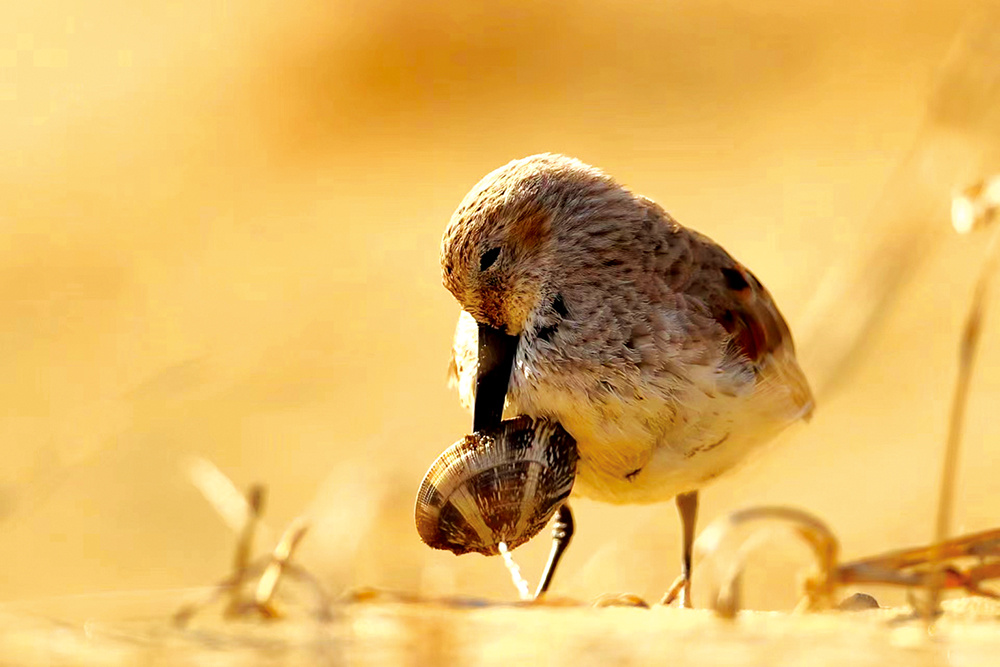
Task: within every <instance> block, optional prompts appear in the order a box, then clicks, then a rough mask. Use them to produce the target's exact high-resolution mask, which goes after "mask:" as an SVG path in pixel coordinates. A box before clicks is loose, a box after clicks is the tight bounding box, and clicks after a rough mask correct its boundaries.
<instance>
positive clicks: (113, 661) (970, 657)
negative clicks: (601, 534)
mask: <svg viewBox="0 0 1000 667" xmlns="http://www.w3.org/2000/svg"><path fill="white" fill-rule="evenodd" d="M124 597H126V596H120V597H119V599H116V600H111V599H108V598H105V599H103V600H102V599H99V598H91V599H89V600H86V601H84V600H80V601H78V602H80V603H83V604H84V605H85V606H86V607H87V608H88V609H89V613H90V614H92V615H93V614H98V615H100V614H103V615H105V616H107V615H108V614H109V613H110V612H111V610H110V608H109V607H117V610H116V612H115V613H117V614H119V615H120V614H122V613H123V610H124V609H128V608H129V607H131V609H130V610H129V611H127V612H124V613H126V614H131V615H132V616H131V618H128V619H119V620H115V621H107V620H95V619H94V618H91V619H90V620H87V621H82V622H80V621H76V622H65V621H64V622H56V621H53V620H52V619H51V618H47V617H46V616H45V614H44V612H41V611H39V610H37V609H36V611H34V612H33V613H27V612H25V611H24V610H19V611H12V610H11V609H10V608H2V609H0V627H2V630H0V654H2V655H3V658H4V663H5V664H19V665H20V664H24V665H28V664H31V665H34V664H45V665H86V666H89V665H136V664H142V665H205V664H212V665H288V666H292V665H341V664H356V665H369V664H371V665H445V664H477V665H510V664H546V665H563V664H564V665H631V664H635V665H645V664H664V663H670V664H729V665H769V666H782V665H811V666H813V665H881V666H884V665H907V666H910V667H922V666H925V665H926V666H931V665H952V666H956V667H957V666H970V667H973V666H978V665H993V664H996V655H997V651H998V650H1000V625H998V619H1000V607H998V606H997V605H996V604H995V603H992V602H989V601H985V600H981V599H977V600H960V601H955V602H951V603H948V605H947V607H948V609H947V611H946V613H945V614H944V616H943V617H942V618H940V619H939V620H938V621H937V623H936V624H935V626H934V627H933V629H932V630H930V631H929V630H928V628H927V627H926V625H925V624H924V623H923V622H922V621H919V620H909V619H908V611H907V610H903V609H882V610H872V611H865V612H849V613H848V612H826V613H819V614H806V615H789V614H784V613H778V612H770V613H768V612H742V613H740V614H739V615H738V616H737V618H736V619H734V620H732V621H726V620H722V619H720V618H718V617H716V616H714V615H713V614H712V613H711V612H709V611H702V610H678V609H670V608H663V607H654V608H652V609H623V608H613V609H593V608H589V607H586V606H582V607H562V606H561V607H532V608H514V607H510V606H495V605H490V604H488V603H486V602H484V601H477V600H472V599H469V600H467V601H466V602H465V604H464V605H460V606H455V605H450V606H449V605H444V604H427V603H410V604H398V603H384V602H378V603H355V604H349V605H345V606H342V607H338V608H337V610H336V613H335V616H334V619H333V620H332V621H330V622H327V623H319V622H317V621H315V620H309V619H301V618H300V619H298V620H284V621H277V622H271V623H261V622H249V621H236V622H228V623H225V622H221V621H219V619H218V618H217V617H210V616H209V615H208V612H206V615H205V616H202V617H199V618H198V619H196V621H195V623H194V624H193V625H192V626H191V627H189V628H186V629H178V628H175V627H173V626H172V625H170V624H169V622H168V621H167V619H166V618H164V617H161V618H151V617H150V616H149V614H150V612H151V611H152V609H153V608H154V607H155V605H156V604H159V605H161V606H162V605H165V604H166V603H167V602H168V601H173V602H175V603H176V601H177V598H178V596H177V595H176V594H173V595H172V596H171V595H170V594H160V595H159V596H157V595H152V594H146V595H145V596H143V597H142V598H141V601H140V598H139V597H138V596H136V597H135V598H134V599H132V600H125V599H122V598H124ZM140 605H142V606H145V614H147V615H146V616H145V617H142V616H139V617H137V616H135V614H136V607H137V606H140ZM39 606H44V605H38V604H36V607H39ZM61 606H62V607H63V610H64V613H66V611H65V609H66V606H67V601H65V600H63V601H61ZM68 606H69V607H70V608H71V609H72V608H73V607H74V605H73V603H72V602H69V603H68ZM77 609H79V607H77ZM69 613H70V614H72V613H73V612H72V611H70V612H69Z"/></svg>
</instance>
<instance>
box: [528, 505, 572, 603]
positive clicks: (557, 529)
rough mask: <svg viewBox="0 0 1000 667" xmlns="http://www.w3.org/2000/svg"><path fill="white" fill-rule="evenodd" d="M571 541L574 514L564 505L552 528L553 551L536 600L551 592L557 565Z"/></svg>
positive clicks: (536, 592) (540, 582) (536, 593)
mask: <svg viewBox="0 0 1000 667" xmlns="http://www.w3.org/2000/svg"><path fill="white" fill-rule="evenodd" d="M571 539H573V513H572V512H571V511H570V509H569V505H568V504H567V503H563V504H562V506H561V507H560V508H559V513H558V514H557V515H556V522H555V524H554V525H553V526H552V551H550V552H549V562H548V563H546V564H545V571H544V572H543V573H542V579H541V581H539V582H538V590H537V591H535V599H536V600H537V599H538V598H539V597H541V596H542V594H544V593H545V591H547V590H549V584H551V583H552V575H554V574H555V572H556V565H558V564H559V561H560V559H562V556H563V552H565V551H566V547H568V546H569V542H570V540H571Z"/></svg>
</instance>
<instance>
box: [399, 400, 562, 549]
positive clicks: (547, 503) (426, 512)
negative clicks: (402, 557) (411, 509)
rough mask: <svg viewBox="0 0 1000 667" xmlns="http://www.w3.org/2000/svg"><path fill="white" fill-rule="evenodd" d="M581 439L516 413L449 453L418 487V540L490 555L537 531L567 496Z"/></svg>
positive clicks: (445, 454) (463, 439)
mask: <svg viewBox="0 0 1000 667" xmlns="http://www.w3.org/2000/svg"><path fill="white" fill-rule="evenodd" d="M576 462H577V450H576V441H575V440H573V438H572V437H571V436H570V435H569V434H568V433H567V432H566V431H565V430H563V428H562V426H560V425H559V424H558V423H556V422H550V421H544V420H538V421H536V420H533V419H531V418H530V417H517V418H515V419H510V420H507V421H504V422H501V423H500V424H499V425H497V426H496V427H495V428H491V429H484V430H482V431H477V432H476V433H473V434H472V435H467V436H465V437H464V438H462V439H461V440H459V441H458V442H456V443H455V444H454V445H452V446H451V447H449V448H448V449H446V450H445V451H444V453H443V454H441V456H439V457H438V459H437V461H435V462H434V465H432V466H431V468H430V470H428V471H427V475H425V476H424V481H423V483H422V484H421V485H420V491H419V492H418V493H417V506H416V523H417V532H418V533H419V534H420V538H421V539H422V540H423V541H424V542H425V543H427V545H428V546H430V547H433V548H435V549H446V550H448V551H452V552H454V553H456V554H464V553H468V552H470V551H476V552H478V553H481V554H485V555H488V556H495V555H497V554H498V553H499V546H498V545H499V544H500V543H501V542H505V543H506V544H507V548H508V549H514V548H515V547H517V546H519V545H521V544H524V543H525V542H527V541H528V540H529V539H531V538H532V537H534V536H535V535H537V534H538V533H539V532H541V530H542V529H543V528H544V527H545V524H546V523H548V521H549V519H550V518H551V517H552V515H553V514H554V513H555V511H556V510H557V509H558V508H559V506H560V505H561V504H562V502H563V501H564V500H565V499H566V497H567V496H569V493H570V491H571V490H572V489H573V481H574V479H575V477H576Z"/></svg>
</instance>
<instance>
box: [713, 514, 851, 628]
mask: <svg viewBox="0 0 1000 667" xmlns="http://www.w3.org/2000/svg"><path fill="white" fill-rule="evenodd" d="M764 522H767V523H773V522H778V523H779V524H782V525H785V526H788V527H790V528H791V529H792V534H793V535H795V536H797V537H798V538H800V539H802V540H803V541H804V542H805V543H806V544H807V545H809V547H810V550H811V551H812V553H813V555H814V556H815V558H816V562H817V565H818V566H819V567H818V569H819V572H818V574H817V575H816V576H815V577H814V578H812V579H810V580H809V582H808V583H807V587H806V600H807V604H806V606H805V608H806V609H817V608H822V607H824V606H829V604H830V602H831V599H832V595H833V589H834V587H835V585H836V570H835V567H836V562H837V554H838V552H839V549H840V546H839V543H838V542H837V538H836V536H835V535H834V534H833V532H832V531H831V530H830V529H829V528H828V527H827V525H826V524H825V523H823V522H822V521H821V520H820V519H818V518H816V517H815V516H813V515H811V514H809V513H808V512H804V511H802V510H799V509H795V508H793V507H780V506H774V507H750V508H747V509H742V510H738V511H736V512H733V513H731V514H729V515H727V516H724V517H721V518H719V519H716V520H715V521H714V522H712V523H711V524H710V525H709V526H708V528H706V529H705V530H704V531H703V532H702V534H701V535H700V536H699V537H698V541H697V543H696V544H695V550H696V552H697V553H698V555H699V556H700V557H701V558H702V560H704V559H705V558H719V557H720V556H722V554H723V553H724V552H727V551H728V552H730V553H733V554H734V555H733V557H732V558H733V560H732V562H731V563H730V564H729V566H728V567H727V568H726V570H725V572H724V574H723V576H722V580H721V582H720V584H719V587H718V589H717V590H715V591H713V595H712V607H713V609H714V610H715V611H716V613H718V614H720V615H722V616H725V617H727V618H731V617H733V616H734V615H735V614H736V612H737V611H738V610H739V583H740V579H741V577H742V574H743V569H744V565H745V563H746V558H747V556H748V555H749V554H750V553H751V552H752V551H753V550H755V549H756V548H757V547H758V546H759V545H760V543H761V542H762V541H763V536H762V534H761V532H760V530H759V529H757V530H752V531H750V532H749V533H747V532H738V531H740V529H743V528H746V527H748V526H749V525H751V524H757V523H764ZM765 527H766V528H770V527H771V526H769V525H768V526H765Z"/></svg>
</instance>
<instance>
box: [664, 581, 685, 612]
mask: <svg viewBox="0 0 1000 667" xmlns="http://www.w3.org/2000/svg"><path fill="white" fill-rule="evenodd" d="M674 600H677V602H678V606H680V607H681V608H682V609H691V580H690V579H689V578H687V577H685V576H684V575H683V574H682V575H680V576H678V577H677V578H676V579H674V583H672V584H670V588H669V589H667V592H666V593H665V594H664V595H663V598H662V599H661V600H660V604H661V605H663V606H667V605H670V604H673V603H674Z"/></svg>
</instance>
